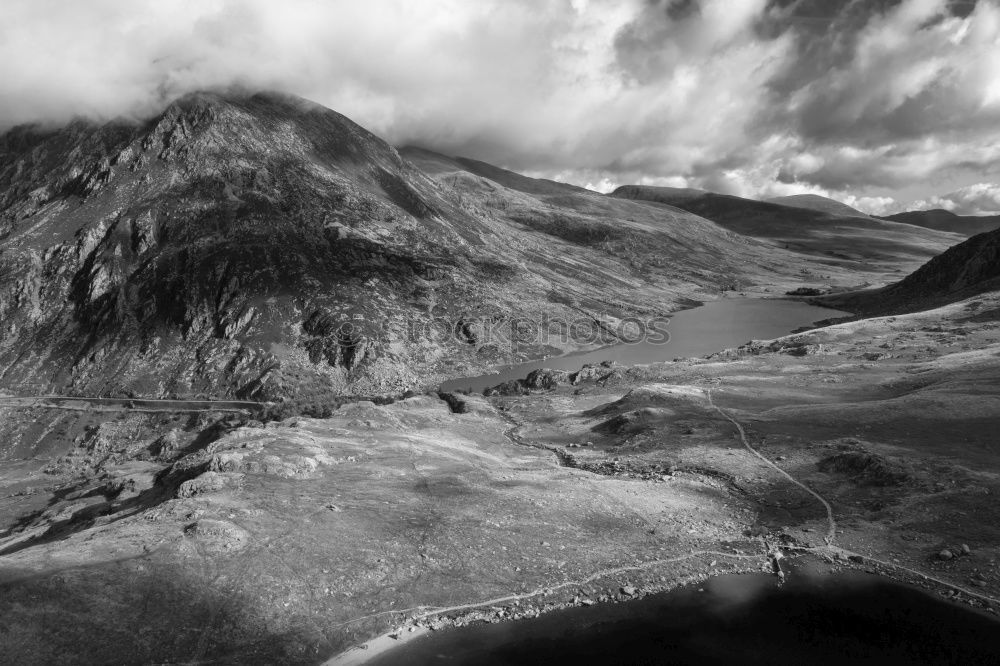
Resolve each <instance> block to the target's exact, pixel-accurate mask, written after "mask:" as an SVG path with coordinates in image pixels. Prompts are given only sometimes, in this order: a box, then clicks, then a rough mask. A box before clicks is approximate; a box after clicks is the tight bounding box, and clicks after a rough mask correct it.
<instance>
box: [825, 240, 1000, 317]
mask: <svg viewBox="0 0 1000 666" xmlns="http://www.w3.org/2000/svg"><path fill="white" fill-rule="evenodd" d="M996 290H1000V229H995V230H993V231H989V232H986V233H982V234H977V235H976V236H973V237H972V238H969V239H968V240H966V241H965V242H963V243H960V244H959V245H956V246H955V247H952V248H949V249H948V250H947V251H945V252H943V253H942V254H940V255H938V256H936V257H934V258H933V259H931V260H930V261H928V262H927V263H926V264H924V265H923V266H921V267H920V268H919V269H917V270H916V271H914V272H913V273H911V274H910V275H908V276H907V277H905V278H903V279H902V280H900V281H899V282H896V283H894V284H890V285H888V286H886V287H882V288H880V289H872V290H867V291H863V292H856V293H848V294H842V295H835V296H830V297H826V298H825V299H823V300H824V302H825V303H826V304H827V305H830V306H831V307H839V308H843V309H846V310H850V311H852V312H856V313H859V314H864V315H877V314H897V313H904V312H915V311H919V310H927V309H930V308H933V307H938V306H941V305H945V304H947V303H952V302H954V301H959V300H962V299H965V298H969V297H971V296H976V295H978V294H982V293H985V292H988V291H996Z"/></svg>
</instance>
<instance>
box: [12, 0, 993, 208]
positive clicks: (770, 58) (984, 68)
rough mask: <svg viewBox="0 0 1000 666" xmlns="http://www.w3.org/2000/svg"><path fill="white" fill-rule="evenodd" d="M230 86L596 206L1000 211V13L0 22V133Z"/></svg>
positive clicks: (951, 9) (699, 12)
mask: <svg viewBox="0 0 1000 666" xmlns="http://www.w3.org/2000/svg"><path fill="white" fill-rule="evenodd" d="M233 84H238V85H242V86H246V87H250V88H264V89H278V90H282V91H286V92H291V93H295V94H298V95H302V96H305V97H308V98H310V99H313V100H315V101H317V102H320V103H322V104H325V105H326V106H329V107H331V108H334V109H336V110H338V111H340V112H341V113H344V114H346V115H348V116H350V117H351V118H353V119H354V120H356V121H358V122H360V123H361V124H363V125H365V126H367V127H368V128H370V129H372V130H373V131H375V132H377V133H379V134H381V135H382V136H384V137H386V138H388V139H389V140H391V141H392V142H394V143H396V144H398V145H403V144H410V143H412V144H418V145H421V146H424V147H428V148H431V149H434V150H438V151H441V152H444V153H447V154H453V155H465V156H470V157H475V158H478V159H482V160H485V161H488V162H492V163H495V164H499V165H502V166H506V167H508V168H511V169H515V170H517V171H521V172H526V173H529V174H531V175H540V176H546V177H554V178H557V179H560V180H565V181H569V182H574V183H578V184H581V185H586V186H589V187H592V188H594V189H599V190H602V191H605V190H609V189H612V188H613V187H615V186H616V185H620V184H627V183H646V184H662V185H674V186H688V187H702V188H706V189H712V190H715V191H721V192H727V193H732V194H739V195H743V196H753V197H761V198H763V197H768V196H780V195H785V194H796V193H803V192H815V193H818V194H825V195H828V196H833V197H835V198H838V199H840V200H842V201H845V202H847V203H850V204H852V205H855V206H858V207H859V208H862V209H864V210H867V211H870V212H876V213H881V212H894V211H896V210H901V209H907V208H927V207H944V208H949V209H951V210H954V211H955V212H958V213H963V214H978V213H1000V0H978V2H976V1H965V0H961V1H959V0H419V1H418V0H282V1H281V2H276V1H274V0H174V1H169V0H88V1H87V2H80V1H79V0H3V2H2V3H0V129H5V128H7V127H9V126H11V125H14V124H17V123H22V122H29V121H34V120H44V121H49V122H63V121H65V120H66V119H67V118H69V117H71V116H74V115H89V116H94V117H98V118H102V117H103V118H108V117H112V116H116V115H132V116H138V117H141V116H143V115H148V114H151V113H154V112H155V111H156V110H157V109H158V108H161V107H162V106H163V105H164V104H165V103H166V102H168V101H169V100H170V99H172V98H173V97H176V96H178V95H180V94H183V93H185V92H188V91H191V90H198V89H207V88H216V87H220V86H227V85H233Z"/></svg>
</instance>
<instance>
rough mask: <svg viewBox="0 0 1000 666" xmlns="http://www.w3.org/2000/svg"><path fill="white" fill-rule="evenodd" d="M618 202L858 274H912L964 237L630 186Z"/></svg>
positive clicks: (620, 192)
mask: <svg viewBox="0 0 1000 666" xmlns="http://www.w3.org/2000/svg"><path fill="white" fill-rule="evenodd" d="M611 196H613V197H618V198H624V199H633V200H640V201H650V202H655V203H659V204H666V205H668V206H671V207H673V208H679V209H681V210H685V211H688V212H691V213H694V214H695V215H700V216H702V217H705V218H708V219H710V220H712V221H713V222H716V223H717V224H719V225H720V226H722V227H725V228H726V229H729V230H731V231H734V232H736V233H739V234H743V235H745V236H749V237H751V238H756V239H759V240H764V241H767V242H770V243H772V244H774V245H775V246H777V247H782V248H787V249H790V250H793V251H796V252H801V253H803V254H806V255H808V256H810V257H812V258H813V259H814V260H815V259H817V258H818V259H820V260H821V261H822V262H823V263H827V264H830V263H833V264H840V263H843V264H844V265H848V266H850V267H852V268H853V269H854V270H856V271H858V274H859V275H860V274H864V273H866V272H869V271H871V270H872V267H873V266H876V267H878V266H880V267H883V268H885V269H888V270H899V271H902V272H909V271H911V270H914V269H915V268H917V267H918V266H919V265H920V264H922V263H923V262H925V261H927V259H929V258H930V257H932V256H934V255H936V254H938V253H940V252H941V251H943V250H944V249H945V248H947V247H949V246H951V245H955V244H957V243H959V242H961V240H962V237H961V236H959V235H957V234H950V233H945V232H940V231H934V230H930V229H919V228H915V227H913V226H912V225H903V224H900V223H897V222H887V221H884V220H878V219H874V218H870V217H867V216H860V217H859V216H857V215H850V216H844V215H841V214H839V213H838V214H831V213H830V212H825V211H820V210H814V209H812V208H802V207H798V206H788V205H780V204H777V203H770V202H764V201H753V200H751V199H743V198H740V197H734V196H730V195H725V194H714V193H711V192H704V193H699V192H698V191H697V190H678V189H675V188H669V187H646V186H638V185H626V186H623V187H619V188H618V189H617V190H615V191H614V192H613V193H612V195H611Z"/></svg>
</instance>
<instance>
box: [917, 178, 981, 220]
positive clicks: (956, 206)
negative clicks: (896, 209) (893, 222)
mask: <svg viewBox="0 0 1000 666" xmlns="http://www.w3.org/2000/svg"><path fill="white" fill-rule="evenodd" d="M909 208H910V209H911V210H928V209H932V208H944V209H945V210H950V211H951V212H953V213H955V214H956V215H1000V184H997V183H977V184H975V185H969V186H967V187H963V188H960V189H958V190H955V191H954V192H949V193H947V194H942V195H940V196H933V197H930V198H928V199H924V200H922V201H916V202H914V203H913V204H911V205H910V206H909Z"/></svg>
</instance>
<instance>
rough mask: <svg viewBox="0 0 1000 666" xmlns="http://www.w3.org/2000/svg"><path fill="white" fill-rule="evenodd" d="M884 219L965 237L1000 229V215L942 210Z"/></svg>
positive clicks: (917, 211)
mask: <svg viewBox="0 0 1000 666" xmlns="http://www.w3.org/2000/svg"><path fill="white" fill-rule="evenodd" d="M883 219H886V220H892V221H894V222H904V223H906V224H914V225H916V226H918V227H924V228H925V229H936V230H938V231H951V232H954V233H957V234H962V235H964V236H974V235H976V234H981V233H983V232H986V231H993V230H994V229H998V228H1000V215H956V214H955V213H952V212H951V211H949V210H944V209H941V208H936V209H934V210H916V211H910V212H907V213H896V214H895V215H888V216H886V217H885V218H883Z"/></svg>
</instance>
